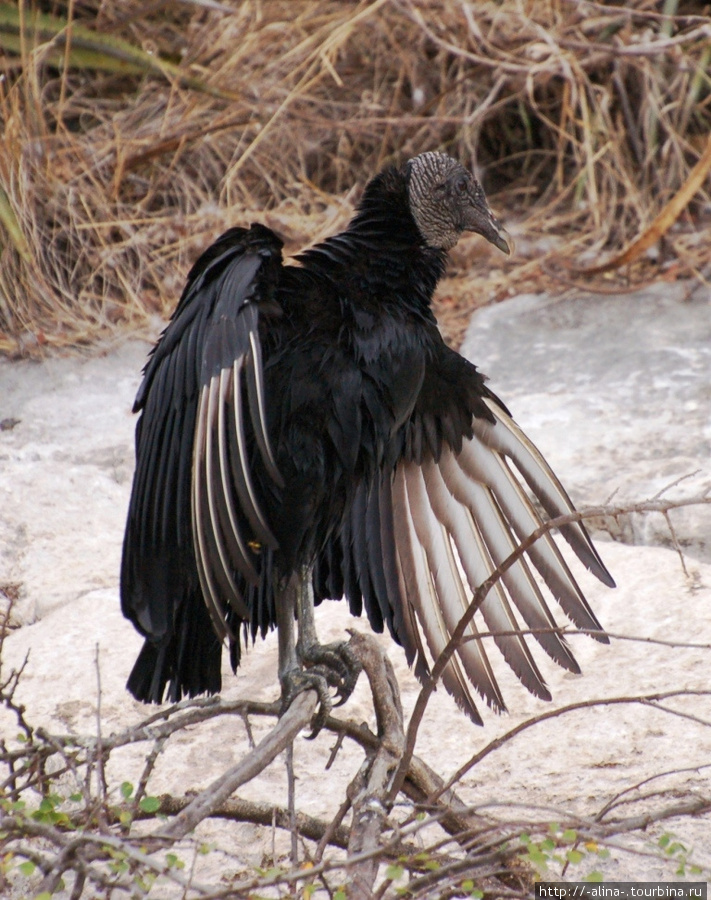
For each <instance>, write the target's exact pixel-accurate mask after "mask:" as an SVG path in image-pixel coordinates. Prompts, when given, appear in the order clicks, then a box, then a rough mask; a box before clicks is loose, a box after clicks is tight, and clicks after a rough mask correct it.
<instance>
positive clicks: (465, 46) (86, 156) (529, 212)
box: [0, 0, 711, 353]
mask: <svg viewBox="0 0 711 900" xmlns="http://www.w3.org/2000/svg"><path fill="white" fill-rule="evenodd" d="M215 5H216V4H214V3H211V2H207V0H182V2H150V0H148V2H147V0H142V2H140V3H139V2H137V0H123V2H117V3H104V2H101V3H100V2H99V0H70V2H68V3H60V2H55V3H52V4H42V8H43V9H50V8H51V10H52V12H53V13H54V14H55V16H56V17H57V18H58V24H57V23H54V37H53V36H52V33H51V30H50V32H48V31H47V28H46V27H45V28H44V30H41V31H40V33H39V34H37V33H35V31H33V28H32V26H31V25H29V24H27V23H29V10H30V4H29V2H28V0H25V2H24V4H23V5H21V7H20V8H21V10H23V17H24V20H25V23H26V24H27V27H26V30H25V32H24V37H23V38H22V40H20V38H19V32H18V29H17V27H16V28H15V31H14V32H12V27H11V25H8V24H7V19H6V18H3V11H4V12H5V14H6V15H9V14H7V8H6V7H3V6H2V5H0V46H2V47H4V48H5V49H6V53H5V55H4V56H2V57H0V64H1V65H2V68H3V73H4V74H3V77H2V81H1V83H0V120H1V121H2V127H3V132H4V134H3V140H2V142H0V350H3V351H5V352H9V353H31V352H34V351H36V350H37V348H40V347H42V346H44V345H53V346H68V345H76V344H80V343H83V342H89V341H92V340H94V339H95V338H96V337H97V336H98V335H101V334H104V333H106V332H109V333H112V332H114V331H115V330H117V329H120V330H126V329H141V328H144V327H145V325H146V322H147V321H148V320H149V319H150V317H151V316H153V315H155V314H156V313H158V314H159V315H161V316H165V315H166V314H167V313H168V312H169V311H170V309H171V308H172V306H173V304H174V303H175V300H176V297H177V294H178V293H179V291H180V288H181V285H182V282H183V279H184V275H185V272H186V270H187V267H188V265H189V264H190V262H191V261H192V260H193V259H194V257H195V256H196V254H197V253H198V252H199V251H200V250H201V249H202V248H203V247H204V246H205V245H206V244H207V243H208V242H210V241H211V240H212V239H213V238H214V237H215V236H216V235H217V233H219V231H220V230H222V229H224V228H225V227H227V226H228V225H230V224H234V223H237V222H241V221H245V220H255V219H258V220H261V221H264V222H266V223H267V224H269V225H271V226H272V227H274V228H276V229H277V230H278V231H280V233H282V234H283V236H284V237H285V238H286V240H287V248H288V249H295V248H296V247H297V246H299V245H302V244H303V243H305V242H309V241H313V240H318V239H319V238H321V237H323V236H325V235H326V234H328V233H331V232H333V231H334V230H335V229H337V228H338V227H340V226H341V225H342V224H343V223H345V222H346V221H347V219H348V217H349V215H350V211H351V209H352V204H353V202H354V201H355V199H356V198H357V193H358V191H359V189H360V187H361V186H362V185H363V183H364V181H365V180H366V179H367V178H368V176H369V175H370V174H372V173H373V172H374V171H376V170H377V169H378V168H380V167H381V166H382V165H383V164H385V163H387V162H389V161H391V160H400V159H404V158H406V157H408V156H411V155H413V154H416V153H418V152H421V151H423V150H426V149H436V148H441V149H446V150H447V151H449V152H450V153H452V154H453V155H456V156H458V157H459V158H460V159H461V160H462V161H463V162H464V163H465V164H467V165H472V166H477V167H479V168H480V169H481V171H482V172H483V174H484V182H485V187H486V188H487V191H488V193H489V196H490V198H492V200H493V205H494V207H495V208H496V209H497V211H498V212H499V213H500V214H501V215H502V217H503V218H504V219H505V220H506V222H507V223H509V224H510V225H511V230H512V231H513V233H514V235H515V237H516V239H517V243H518V245H519V252H518V254H517V255H516V256H515V257H514V258H513V259H512V260H507V261H502V260H501V258H499V257H497V256H496V255H495V251H494V253H493V254H490V253H489V251H488V248H483V247H482V246H481V242H480V241H478V240H477V239H472V240H468V241H465V242H463V244H462V246H461V247H460V248H458V250H457V252H456V254H455V256H454V259H453V267H452V274H453V276H454V278H453V279H452V280H449V281H448V282H447V283H445V285H444V286H443V291H442V295H441V311H442V314H443V318H444V321H445V326H446V329H447V331H448V333H449V335H450V337H451V338H452V339H454V340H456V338H457V335H458V333H459V332H460V331H461V327H462V324H463V323H464V322H466V319H467V317H468V313H469V311H470V309H471V306H472V304H474V303H480V302H487V301H489V300H492V299H498V298H501V297H502V296H505V295H506V294H507V293H509V292H511V291H513V290H519V289H539V290H540V289H549V288H550V289H560V287H561V286H564V285H565V284H567V283H568V282H571V281H573V282H574V281H575V278H574V276H573V275H571V274H570V273H569V272H568V273H566V272H565V269H564V268H563V264H564V262H565V260H569V261H570V260H575V261H576V263H578V264H580V265H590V264H594V263H596V262H598V261H599V260H601V259H603V258H604V257H605V255H606V253H607V252H608V251H609V252H612V251H617V250H619V249H620V248H621V247H623V246H624V245H625V244H627V243H628V242H629V241H631V240H632V239H633V238H634V237H635V235H637V234H638V233H639V232H640V231H642V230H643V229H644V228H645V227H646V226H647V225H648V224H649V223H650V222H651V221H652V220H653V219H654V217H655V216H656V215H657V213H659V211H660V210H661V209H662V208H663V207H664V206H665V204H666V203H667V202H668V201H669V200H670V199H671V198H672V197H673V195H674V194H675V193H676V192H677V191H678V189H679V187H680V186H681V185H682V183H683V182H684V181H685V179H686V178H687V176H688V174H689V171H690V170H691V168H692V167H693V166H694V164H695V163H696V161H697V160H698V158H699V157H700V155H701V153H702V151H703V148H704V146H705V144H706V139H707V135H708V133H709V131H711V90H710V87H711V79H710V78H709V74H708V64H709V60H710V59H711V20H710V19H709V18H708V17H705V16H700V15H698V14H696V13H698V11H699V9H700V7H699V4H697V3H693V4H692V3H689V4H685V3H684V2H683V0H678V2H677V0H667V2H666V4H665V6H664V9H665V11H666V12H667V13H674V15H673V16H665V15H662V14H660V13H659V4H657V3H652V2H649V0H636V2H634V3H631V4H628V5H627V6H626V7H623V6H612V5H603V4H597V3H587V2H573V0H502V2H485V0H483V2H466V0H462V2H453V0H361V2H350V0H337V2H334V0H303V2H302V0H261V2H259V0H244V2H239V3H237V2H232V0H230V2H228V0H224V11H218V10H216V9H213V8H212V7H213V6H215ZM687 5H688V9H687ZM692 13H694V14H692ZM15 15H17V13H15ZM62 19H63V20H64V21H65V22H66V21H69V22H70V26H69V27H68V28H65V29H63V30H61V29H60V28H59V26H61V20H62ZM2 23H4V24H2ZM45 24H46V23H45ZM82 29H89V30H90V31H92V32H95V33H96V34H98V35H99V38H100V39H102V36H110V40H111V41H114V42H115V41H117V40H118V39H121V40H122V41H124V42H126V43H125V44H122V45H121V46H120V47H113V49H112V51H111V52H112V54H113V55H110V54H109V49H111V48H110V47H104V48H103V51H102V52H103V53H104V56H103V57H102V56H101V54H100V55H99V57H98V62H97V61H96V58H95V60H94V63H93V64H91V65H90V67H88V68H85V67H83V66H86V65H88V63H87V61H86V57H83V56H82V55H81V54H82V52H86V47H85V45H86V42H87V36H86V32H85V31H84V30H82ZM13 34H14V37H13ZM90 37H91V35H90ZM13 40H14V43H12V41H13ZM104 40H105V41H106V39H105V38H104ZM128 45H132V46H133V47H135V48H137V49H138V50H140V51H143V55H142V57H140V58H137V59H134V58H133V57H132V58H131V63H130V65H128V64H126V62H125V58H126V55H127V52H126V49H125V48H126V46H128ZM100 49H101V48H100ZM158 57H160V58H162V59H164V60H166V61H169V62H170V63H172V66H171V67H170V68H169V69H166V70H165V74H161V73H160V69H161V64H160V62H159V61H158V62H156V61H157V59H158ZM117 58H118V59H119V62H118V63H117V62H116V60H117ZM146 59H148V60H149V62H150V66H149V68H148V69H147V70H146V71H141V70H142V69H146V68H147V67H148V65H149V64H148V63H146ZM112 60H113V62H112ZM120 64H121V65H128V68H127V71H124V72H122V71H116V69H117V66H119V65H120ZM710 194H711V190H710V188H709V183H708V180H706V182H705V186H704V187H702V189H701V190H700V191H698V192H697V193H696V195H695V197H694V199H693V200H692V202H691V203H690V204H689V205H688V206H687V207H686V209H685V211H684V213H683V215H682V218H681V219H680V220H679V222H678V223H677V225H676V226H675V228H674V229H673V230H671V231H669V232H668V233H667V235H666V237H665V239H664V241H663V244H662V245H661V247H660V249H659V253H658V254H657V257H656V259H654V258H650V257H645V259H644V261H643V262H641V263H640V262H637V263H635V265H634V266H633V267H628V268H627V269H626V270H625V271H624V272H622V273H620V272H617V273H612V274H610V273H608V274H607V275H606V276H605V280H604V281H603V283H611V284H615V285H618V284H619V283H621V281H630V280H631V281H632V282H633V283H634V282H638V281H644V280H648V279H651V278H653V277H658V275H659V274H660V273H661V272H662V271H663V272H664V273H665V277H676V276H678V275H679V274H688V273H696V274H697V275H699V276H700V277H705V276H708V274H709V272H708V259H709V256H710V255H711V238H710V236H709V230H708V228H705V225H707V224H708V218H709V211H710V209H711V203H710ZM556 272H557V273H558V274H557V275H556V274H555V273H556ZM465 273H466V275H467V279H466V281H463V280H462V279H461V276H462V275H464V274H465ZM457 276H459V277H457ZM589 281H590V280H589V279H586V285H587V286H589Z"/></svg>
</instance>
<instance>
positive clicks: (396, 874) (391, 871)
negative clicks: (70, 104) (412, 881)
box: [385, 865, 405, 881]
mask: <svg viewBox="0 0 711 900" xmlns="http://www.w3.org/2000/svg"><path fill="white" fill-rule="evenodd" d="M404 874H405V870H404V869H403V867H402V866H395V865H392V866H388V867H387V869H386V870H385V877H386V878H389V879H390V880H391V881H397V880H398V878H402V876H403V875H404Z"/></svg>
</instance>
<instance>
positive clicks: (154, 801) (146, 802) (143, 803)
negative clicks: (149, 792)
mask: <svg viewBox="0 0 711 900" xmlns="http://www.w3.org/2000/svg"><path fill="white" fill-rule="evenodd" d="M138 805H139V806H140V808H141V809H142V810H143V812H147V813H154V812H157V811H158V810H159V809H160V800H159V799H158V798H157V797H141V800H140V802H139V804H138Z"/></svg>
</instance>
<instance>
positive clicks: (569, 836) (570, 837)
mask: <svg viewBox="0 0 711 900" xmlns="http://www.w3.org/2000/svg"><path fill="white" fill-rule="evenodd" d="M561 839H562V840H564V841H565V842H566V843H568V844H572V843H573V841H575V840H577V839H578V832H577V831H576V830H575V829H574V828H566V829H565V831H564V832H563V834H562V835H561Z"/></svg>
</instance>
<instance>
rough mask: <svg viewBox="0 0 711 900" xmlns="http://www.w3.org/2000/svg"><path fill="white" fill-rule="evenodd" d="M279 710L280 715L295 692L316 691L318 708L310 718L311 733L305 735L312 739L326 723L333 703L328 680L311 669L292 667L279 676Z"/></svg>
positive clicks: (288, 705) (290, 702)
mask: <svg viewBox="0 0 711 900" xmlns="http://www.w3.org/2000/svg"><path fill="white" fill-rule="evenodd" d="M280 680H281V712H282V715H283V714H284V713H285V712H286V710H287V709H288V708H289V707H290V706H291V704H292V702H293V701H294V698H295V697H296V696H297V694H301V693H303V692H304V691H310V690H313V691H316V693H317V694H318V708H317V710H316V714H315V715H314V717H313V719H312V720H311V733H310V734H307V735H306V738H307V740H310V741H311V740H313V739H314V738H315V737H316V736H317V735H318V733H319V732H320V731H321V729H322V728H323V726H324V725H325V724H326V719H327V718H328V716H329V714H330V712H331V708H332V706H333V703H332V701H331V694H330V691H329V689H328V687H329V682H328V680H327V678H326V677H325V675H324V674H323V673H322V672H321V671H319V670H314V669H311V670H310V671H308V672H303V671H302V670H301V669H292V670H291V671H290V672H287V673H286V674H285V675H283V676H282V677H281V679H280Z"/></svg>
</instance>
